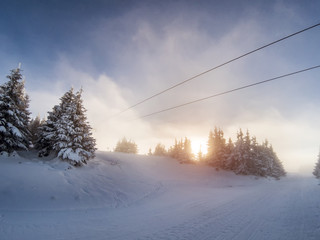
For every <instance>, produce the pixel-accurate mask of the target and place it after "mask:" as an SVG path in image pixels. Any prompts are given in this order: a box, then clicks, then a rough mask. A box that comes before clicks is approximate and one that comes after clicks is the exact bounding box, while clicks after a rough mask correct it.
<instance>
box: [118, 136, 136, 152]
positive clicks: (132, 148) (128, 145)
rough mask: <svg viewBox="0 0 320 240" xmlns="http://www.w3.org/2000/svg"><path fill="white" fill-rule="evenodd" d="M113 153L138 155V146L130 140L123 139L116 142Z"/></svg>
mask: <svg viewBox="0 0 320 240" xmlns="http://www.w3.org/2000/svg"><path fill="white" fill-rule="evenodd" d="M114 151H115V152H122V153H133V154H136V153H138V146H137V144H136V143H135V142H134V141H132V140H127V139H126V138H125V137H124V138H122V140H119V141H118V142H117V145H116V147H115V149H114Z"/></svg>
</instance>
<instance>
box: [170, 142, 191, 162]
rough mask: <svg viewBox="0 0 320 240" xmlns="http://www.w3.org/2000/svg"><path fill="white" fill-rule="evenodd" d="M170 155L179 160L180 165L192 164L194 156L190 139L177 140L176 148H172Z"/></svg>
mask: <svg viewBox="0 0 320 240" xmlns="http://www.w3.org/2000/svg"><path fill="white" fill-rule="evenodd" d="M168 154H169V156H170V157H172V158H174V159H177V160H178V161H179V162H180V163H190V162H192V160H193V158H194V156H193V154H192V148H191V141H190V140H189V139H188V138H185V139H184V140H182V139H181V140H180V141H177V139H175V144H174V146H172V147H170V149H169V151H168Z"/></svg>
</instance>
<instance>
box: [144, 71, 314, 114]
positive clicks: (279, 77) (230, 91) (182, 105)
mask: <svg viewBox="0 0 320 240" xmlns="http://www.w3.org/2000/svg"><path fill="white" fill-rule="evenodd" d="M319 67H320V65H317V66H314V67H309V68H305V69H302V70H299V71H296V72H291V73H287V74H284V75H281V76H278V77H274V78H270V79H267V80H263V81H260V82H255V83H252V84H249V85H245V86H242V87H238V88H234V89H231V90H228V91H224V92H221V93H217V94H213V95H211V96H208V97H204V98H199V99H196V100H193V101H190V102H186V103H183V104H180V105H176V106H173V107H170V108H166V109H162V110H160V111H156V112H153V113H150V114H146V115H144V116H141V117H139V118H138V119H141V118H146V117H150V116H153V115H156V114H159V113H163V112H167V111H170V110H173V109H176V108H180V107H184V106H187V105H190V104H194V103H197V102H201V101H204V100H208V99H210V98H215V97H219V96H222V95H226V94H228V93H232V92H235V91H239V90H243V89H245V88H249V87H253V86H256V85H260V84H264V83H267V82H271V81H275V80H279V79H281V78H285V77H289V76H292V75H295V74H298V73H302V72H307V71H310V70H313V69H316V68H319Z"/></svg>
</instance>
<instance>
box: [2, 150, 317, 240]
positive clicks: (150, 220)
mask: <svg viewBox="0 0 320 240" xmlns="http://www.w3.org/2000/svg"><path fill="white" fill-rule="evenodd" d="M19 154H20V155H17V156H15V157H10V158H8V157H4V156H1V157H0V223H1V224H0V239H8V240H9V239H10V240H13V239H232V238H235V239H279V238H281V239H303V238H305V239H319V237H320V214H319V212H320V211H319V210H320V205H319V199H320V191H319V186H318V185H317V181H316V180H315V179H313V178H302V177H296V176H289V177H286V178H283V179H281V180H279V181H277V180H274V179H267V178H256V177H252V176H237V175H235V174H234V173H231V172H224V171H219V172H217V171H215V170H214V169H213V168H210V167H207V166H202V165H195V164H188V165H187V164H179V163H178V162H177V161H175V160H173V159H170V158H162V157H148V156H139V155H130V154H119V153H117V154H116V153H106V152H98V153H97V157H96V158H95V159H94V160H92V161H90V162H89V164H88V165H86V166H84V167H82V168H74V167H70V166H69V165H68V164H67V163H65V162H61V161H59V160H58V159H54V158H52V157H47V158H42V159H39V158H37V157H35V156H36V154H35V153H33V152H28V153H26V152H22V153H19Z"/></svg>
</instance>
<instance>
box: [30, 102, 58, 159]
mask: <svg viewBox="0 0 320 240" xmlns="http://www.w3.org/2000/svg"><path fill="white" fill-rule="evenodd" d="M60 112H61V110H60V106H58V105H55V106H54V107H53V109H52V111H51V112H48V118H47V120H46V121H45V122H44V123H43V124H42V125H41V126H40V127H39V138H38V140H37V142H36V144H35V149H38V150H40V151H39V157H43V156H48V155H49V154H50V152H51V151H52V150H53V146H54V144H55V141H56V138H57V126H56V125H57V122H58V119H59V118H60Z"/></svg>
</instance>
